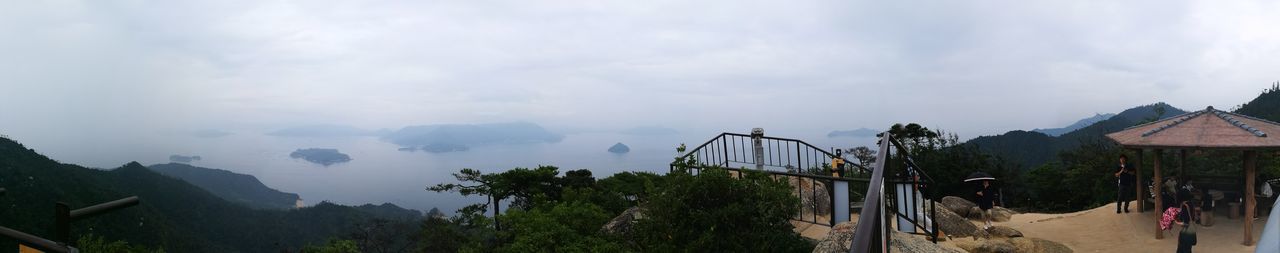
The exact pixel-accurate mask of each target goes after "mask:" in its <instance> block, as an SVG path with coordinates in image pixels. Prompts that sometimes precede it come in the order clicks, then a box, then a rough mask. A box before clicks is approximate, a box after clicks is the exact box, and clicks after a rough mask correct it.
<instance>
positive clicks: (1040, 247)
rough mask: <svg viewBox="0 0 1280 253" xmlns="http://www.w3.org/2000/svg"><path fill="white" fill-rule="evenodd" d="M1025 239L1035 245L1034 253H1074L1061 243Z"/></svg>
mask: <svg viewBox="0 0 1280 253" xmlns="http://www.w3.org/2000/svg"><path fill="white" fill-rule="evenodd" d="M1027 239H1030V240H1031V242H1033V243H1035V245H1036V250H1037V251H1036V252H1041V253H1072V252H1075V251H1072V250H1071V248H1070V247H1067V245H1064V244H1062V243H1058V242H1055V241H1050V240H1045V239H1040V238H1027Z"/></svg>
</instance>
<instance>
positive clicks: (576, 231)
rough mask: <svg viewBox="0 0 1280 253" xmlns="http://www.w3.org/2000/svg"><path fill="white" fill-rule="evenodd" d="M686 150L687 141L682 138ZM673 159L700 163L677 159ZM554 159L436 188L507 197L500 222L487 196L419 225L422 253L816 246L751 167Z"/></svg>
mask: <svg viewBox="0 0 1280 253" xmlns="http://www.w3.org/2000/svg"><path fill="white" fill-rule="evenodd" d="M682 148H683V146H682ZM675 163H696V161H692V160H686V159H683V158H677V159H676V161H675ZM558 174H559V173H558V169H557V168H556V167H553V166H541V167H539V168H536V169H524V168H516V169H512V170H509V171H505V172H502V173H489V174H484V173H480V172H479V171H476V170H471V169H463V170H462V171H461V172H460V173H459V174H456V175H458V176H457V178H458V180H459V181H463V182H464V184H439V185H436V186H434V187H431V188H430V189H431V190H437V191H456V192H459V193H461V194H495V195H498V196H508V197H512V198H514V199H513V200H512V203H513V204H512V208H510V209H508V210H506V212H505V213H501V214H499V215H498V217H497V218H496V220H498V221H502V223H503V226H502V228H501V230H496V229H495V227H494V226H491V224H492V223H493V222H494V220H495V219H494V218H490V217H486V216H484V212H485V211H486V209H488V207H489V204H475V205H471V206H468V207H466V208H463V209H462V210H460V211H459V213H458V215H457V216H454V217H450V218H445V217H439V216H431V217H428V218H427V219H426V220H425V221H423V223H422V228H423V229H422V232H421V237H422V238H423V239H422V240H421V243H422V244H421V246H420V247H419V249H420V250H421V251H423V252H630V251H641V252H650V251H657V252H667V251H771V252H776V251H784V252H800V251H804V252H808V251H811V250H812V249H813V245H811V244H809V243H808V242H807V241H805V240H804V239H802V238H801V237H800V236H799V235H798V234H796V233H794V232H792V231H791V225H790V223H788V220H789V219H790V218H791V217H792V216H793V215H794V214H795V213H796V212H798V209H799V199H797V198H796V197H795V196H792V195H791V191H792V188H791V187H790V186H789V185H788V184H787V182H786V181H780V180H774V179H772V178H770V177H768V176H766V175H765V174H763V173H758V172H747V173H745V174H744V178H742V179H736V178H732V177H730V176H729V174H728V172H725V171H724V170H721V169H709V170H704V171H703V172H701V173H699V174H698V175H691V174H688V173H683V172H674V173H670V174H667V175H664V176H660V175H657V174H653V173H647V172H635V173H633V172H623V173H618V174H615V175H613V176H610V177H608V178H604V179H600V180H595V179H594V177H592V176H591V173H590V171H586V170H578V171H569V172H567V173H565V175H564V176H558ZM637 205H640V206H642V207H644V210H647V211H645V213H644V215H643V216H644V218H643V219H639V221H637V223H636V224H634V226H635V227H634V229H633V230H632V231H631V232H630V233H628V234H626V235H621V236H617V235H605V234H601V231H600V230H601V228H602V227H603V226H604V224H605V223H607V222H609V221H610V220H611V219H612V218H613V217H614V216H617V215H618V214H619V213H621V212H622V211H623V210H625V209H627V208H630V207H634V206H637Z"/></svg>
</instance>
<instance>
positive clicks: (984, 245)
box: [956, 237, 1073, 253]
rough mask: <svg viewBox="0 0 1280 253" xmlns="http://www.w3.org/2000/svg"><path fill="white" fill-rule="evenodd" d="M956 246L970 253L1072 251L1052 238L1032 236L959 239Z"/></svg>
mask: <svg viewBox="0 0 1280 253" xmlns="http://www.w3.org/2000/svg"><path fill="white" fill-rule="evenodd" d="M956 247H960V248H961V249H964V250H965V251H968V252H970V253H1006V252H1007V253H1014V252H1038V253H1071V252H1073V251H1072V250H1071V248H1068V247H1067V246H1066V245H1063V244H1061V243H1057V242H1054V241H1050V240H1045V239H1040V238H1030V237H1014V238H1002V237H995V238H988V239H978V240H965V241H957V242H956Z"/></svg>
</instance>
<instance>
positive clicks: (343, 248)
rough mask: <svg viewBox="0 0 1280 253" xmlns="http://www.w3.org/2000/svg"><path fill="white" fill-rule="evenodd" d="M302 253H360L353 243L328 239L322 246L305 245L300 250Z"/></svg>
mask: <svg viewBox="0 0 1280 253" xmlns="http://www.w3.org/2000/svg"><path fill="white" fill-rule="evenodd" d="M302 252H303V253H360V252H361V251H360V248H359V247H357V246H356V242H355V241H351V240H339V239H329V242H328V243H325V244H324V245H319V246H315V245H307V246H306V247H304V248H302Z"/></svg>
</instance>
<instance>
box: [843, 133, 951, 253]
mask: <svg viewBox="0 0 1280 253" xmlns="http://www.w3.org/2000/svg"><path fill="white" fill-rule="evenodd" d="M910 154H911V153H910V152H909V151H908V150H907V148H906V147H904V146H903V145H902V143H901V142H899V141H898V140H897V139H895V138H894V136H893V135H891V134H889V133H884V134H883V135H881V138H880V141H879V153H877V157H876V162H875V166H874V167H872V170H873V171H872V173H871V178H870V185H868V187H867V191H866V198H865V201H864V202H863V205H862V210H863V215H862V216H861V217H860V218H859V222H858V228H857V230H856V231H855V232H854V238H853V244H852V245H851V247H850V252H873V251H874V252H888V250H889V241H890V240H889V239H890V237H891V235H892V233H891V232H889V229H890V222H889V220H890V219H892V218H897V219H898V225H897V226H896V227H897V228H899V229H900V230H909V231H917V230H919V231H924V233H923V234H925V235H926V236H927V237H929V239H930V240H932V241H933V242H934V243H937V242H938V230H937V229H938V222H937V219H936V217H937V204H936V202H934V201H933V200H932V199H937V194H936V192H937V191H930V190H929V186H931V185H933V182H934V181H933V179H932V178H930V177H929V175H928V174H927V173H925V171H924V170H923V169H922V168H920V167H919V166H918V165H916V163H915V162H914V161H912V159H911V155H910ZM890 173H892V174H890ZM886 184H889V187H887V188H886ZM926 195H927V196H926ZM862 218H868V219H870V220H862Z"/></svg>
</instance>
